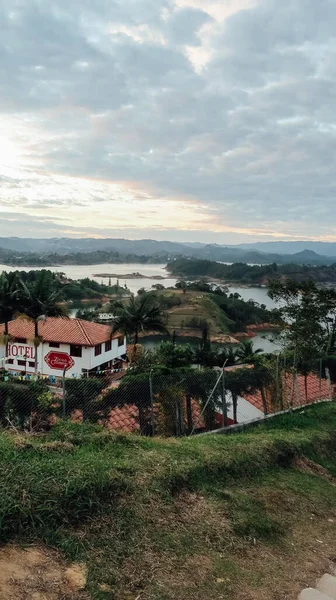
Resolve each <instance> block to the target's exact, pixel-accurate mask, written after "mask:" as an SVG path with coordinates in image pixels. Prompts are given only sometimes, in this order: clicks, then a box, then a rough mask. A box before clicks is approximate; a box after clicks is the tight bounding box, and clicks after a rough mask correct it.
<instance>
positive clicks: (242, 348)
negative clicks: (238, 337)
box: [236, 340, 263, 364]
mask: <svg viewBox="0 0 336 600" xmlns="http://www.w3.org/2000/svg"><path fill="white" fill-rule="evenodd" d="M262 352H263V350H262V349H261V348H257V349H254V344H253V342H252V340H244V341H243V342H241V344H239V346H238V348H237V350H236V357H237V359H238V361H239V362H240V363H246V364H253V363H254V362H255V361H256V359H257V358H258V355H259V354H261V353H262Z"/></svg>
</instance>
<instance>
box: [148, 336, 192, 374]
mask: <svg viewBox="0 0 336 600" xmlns="http://www.w3.org/2000/svg"><path fill="white" fill-rule="evenodd" d="M193 358H194V353H193V350H192V348H191V347H190V346H189V344H183V345H180V346H177V345H176V344H174V343H173V342H162V343H161V344H160V347H159V349H158V351H157V353H156V359H157V362H158V364H160V365H162V366H164V367H167V368H169V369H178V368H181V367H189V366H190V365H191V364H192V362H193Z"/></svg>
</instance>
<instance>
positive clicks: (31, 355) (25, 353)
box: [8, 344, 36, 360]
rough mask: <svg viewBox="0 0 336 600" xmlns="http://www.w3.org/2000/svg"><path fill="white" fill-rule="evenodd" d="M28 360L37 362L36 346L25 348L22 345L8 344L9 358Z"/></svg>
mask: <svg viewBox="0 0 336 600" xmlns="http://www.w3.org/2000/svg"><path fill="white" fill-rule="evenodd" d="M12 356H13V357H14V358H15V357H18V358H26V359H27V360H35V357H36V350H35V347H34V346H23V345H21V344H8V357H12Z"/></svg>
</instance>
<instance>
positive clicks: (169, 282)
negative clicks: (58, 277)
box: [0, 263, 177, 294]
mask: <svg viewBox="0 0 336 600" xmlns="http://www.w3.org/2000/svg"><path fill="white" fill-rule="evenodd" d="M165 267H166V265H165V264H159V265H148V264H146V265H143V264H139V263H131V264H122V265H115V264H107V263H105V264H101V265H61V266H60V267H49V268H50V270H51V271H54V272H56V273H65V275H66V276H67V277H69V279H84V278H85V277H89V278H90V279H94V280H95V281H97V282H98V283H101V282H102V278H101V277H94V274H95V273H98V274H99V273H115V274H116V275H118V274H120V275H123V274H126V273H141V275H145V278H144V279H126V280H125V279H122V278H121V277H120V278H119V284H120V285H121V286H124V285H125V283H126V285H127V287H128V289H129V290H131V292H133V293H134V294H136V293H137V291H138V290H139V289H140V288H145V289H146V290H150V289H151V287H152V285H155V284H156V283H161V284H162V285H164V286H165V287H174V286H175V284H176V282H177V279H176V278H172V277H169V278H168V279H162V280H153V279H149V277H154V276H161V277H167V275H169V274H168V272H167V271H166V268H165ZM46 268H48V267H9V266H7V265H0V272H1V271H16V270H19V271H31V270H32V269H34V270H36V271H40V270H41V269H46ZM146 276H147V277H146ZM117 279H118V278H117V277H112V285H114V284H116V283H117ZM108 281H109V280H108V278H107V279H104V280H103V283H105V284H108Z"/></svg>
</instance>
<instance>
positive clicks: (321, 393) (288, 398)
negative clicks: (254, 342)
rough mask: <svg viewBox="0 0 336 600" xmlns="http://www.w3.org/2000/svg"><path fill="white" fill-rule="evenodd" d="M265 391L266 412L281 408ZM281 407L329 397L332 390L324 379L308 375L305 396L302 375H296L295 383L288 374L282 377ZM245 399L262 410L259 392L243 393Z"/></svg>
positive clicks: (297, 405) (308, 402)
mask: <svg viewBox="0 0 336 600" xmlns="http://www.w3.org/2000/svg"><path fill="white" fill-rule="evenodd" d="M265 392H266V401H267V408H268V413H269V414H272V413H273V412H276V411H277V410H281V407H280V406H278V407H277V406H274V405H273V404H272V402H271V398H270V395H269V393H268V391H267V389H266V390H265ZM283 396H284V402H283V408H284V409H285V410H286V409H288V408H290V407H292V408H295V407H299V406H303V405H305V404H311V403H313V402H317V400H320V399H321V400H323V399H327V398H331V397H332V396H333V391H332V390H331V389H330V387H329V383H328V381H327V380H326V379H321V380H320V379H319V378H318V377H317V376H316V375H313V374H311V375H308V377H307V398H306V390H305V378H304V376H303V375H298V376H297V383H296V382H295V380H294V381H293V375H290V374H288V375H287V377H286V378H283ZM244 398H245V400H247V401H248V402H250V403H251V404H252V405H253V406H255V408H258V409H259V410H261V411H262V412H264V409H263V403H262V399H261V394H260V392H256V393H255V394H245V395H244Z"/></svg>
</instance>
